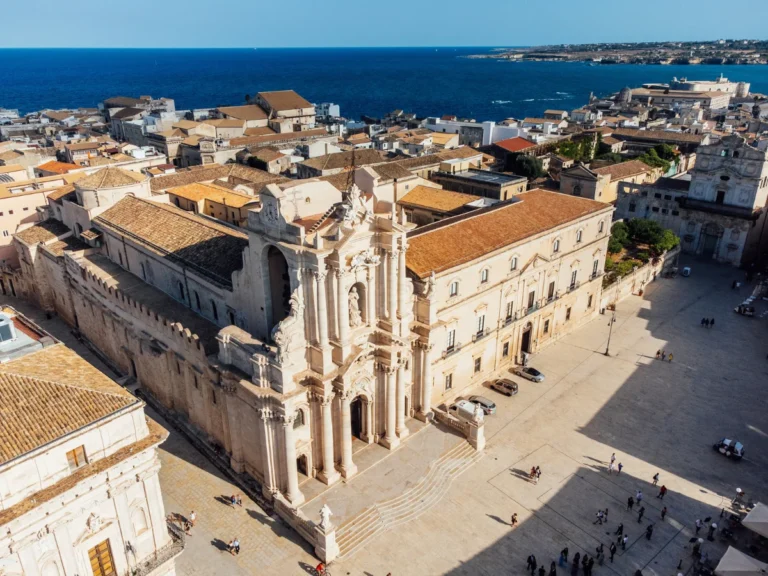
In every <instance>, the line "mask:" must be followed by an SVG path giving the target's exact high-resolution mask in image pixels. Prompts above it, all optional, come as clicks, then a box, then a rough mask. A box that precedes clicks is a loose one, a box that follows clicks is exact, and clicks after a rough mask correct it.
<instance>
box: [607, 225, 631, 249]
mask: <svg viewBox="0 0 768 576" xmlns="http://www.w3.org/2000/svg"><path fill="white" fill-rule="evenodd" d="M611 238H615V239H616V241H617V242H619V244H621V245H622V246H627V245H628V244H629V227H628V226H627V225H626V224H625V223H624V222H616V224H614V225H613V227H612V228H611Z"/></svg>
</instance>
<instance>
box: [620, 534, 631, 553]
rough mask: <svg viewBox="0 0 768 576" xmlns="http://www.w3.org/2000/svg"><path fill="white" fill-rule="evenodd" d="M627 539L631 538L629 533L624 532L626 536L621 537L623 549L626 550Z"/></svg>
mask: <svg viewBox="0 0 768 576" xmlns="http://www.w3.org/2000/svg"><path fill="white" fill-rule="evenodd" d="M627 540H629V535H628V534H624V538H622V539H621V549H622V550H626V549H627Z"/></svg>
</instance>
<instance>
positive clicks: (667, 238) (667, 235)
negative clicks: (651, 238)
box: [651, 228, 680, 254]
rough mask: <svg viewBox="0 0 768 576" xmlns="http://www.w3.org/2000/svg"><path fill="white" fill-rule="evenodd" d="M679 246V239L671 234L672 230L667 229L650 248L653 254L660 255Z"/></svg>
mask: <svg viewBox="0 0 768 576" xmlns="http://www.w3.org/2000/svg"><path fill="white" fill-rule="evenodd" d="M679 244H680V238H679V237H678V236H677V235H676V234H675V233H674V232H672V230H670V229H669V228H667V229H666V230H664V231H662V233H661V237H660V238H659V240H657V241H656V242H655V243H654V244H653V245H652V246H651V248H652V249H653V251H654V252H656V253H657V254H660V253H662V252H666V251H667V250H672V248H675V247H676V246H677V245H679Z"/></svg>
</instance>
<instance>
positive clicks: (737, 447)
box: [713, 438, 744, 460]
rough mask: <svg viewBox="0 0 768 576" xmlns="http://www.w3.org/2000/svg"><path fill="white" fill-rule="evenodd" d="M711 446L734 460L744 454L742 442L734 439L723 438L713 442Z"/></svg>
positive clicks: (739, 458)
mask: <svg viewBox="0 0 768 576" xmlns="http://www.w3.org/2000/svg"><path fill="white" fill-rule="evenodd" d="M713 448H714V449H715V450H717V451H718V452H720V454H725V456H727V457H728V458H733V459H734V460H741V458H742V457H743V456H744V444H742V443H741V442H737V441H736V440H729V439H728V438H723V439H722V440H720V441H719V442H715V445H714V446H713Z"/></svg>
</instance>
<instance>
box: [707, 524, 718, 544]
mask: <svg viewBox="0 0 768 576" xmlns="http://www.w3.org/2000/svg"><path fill="white" fill-rule="evenodd" d="M715 530H717V524H715V523H714V522H712V524H710V525H709V532H707V540H714V537H713V536H714V534H715Z"/></svg>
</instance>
